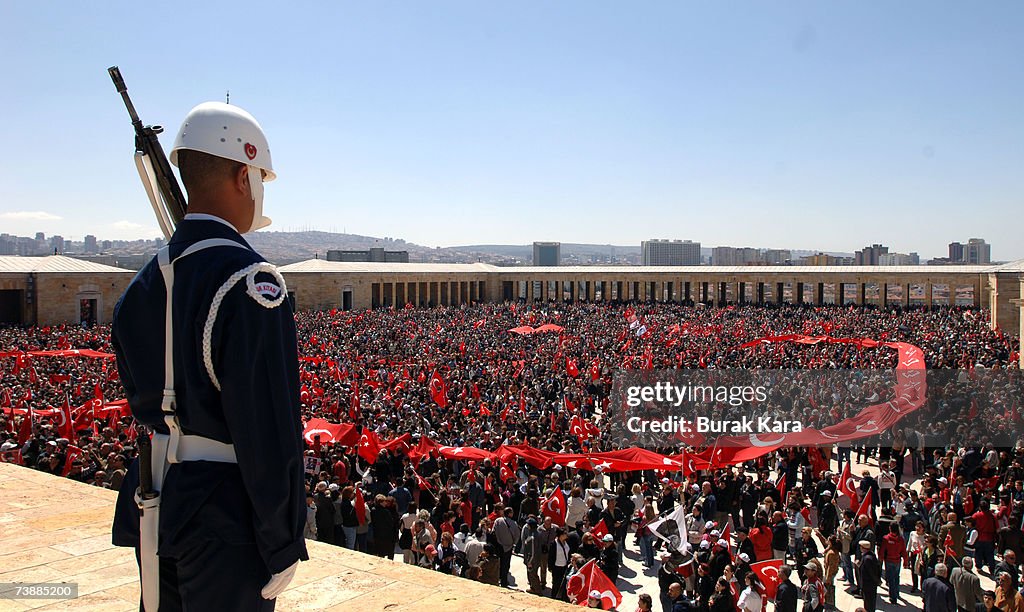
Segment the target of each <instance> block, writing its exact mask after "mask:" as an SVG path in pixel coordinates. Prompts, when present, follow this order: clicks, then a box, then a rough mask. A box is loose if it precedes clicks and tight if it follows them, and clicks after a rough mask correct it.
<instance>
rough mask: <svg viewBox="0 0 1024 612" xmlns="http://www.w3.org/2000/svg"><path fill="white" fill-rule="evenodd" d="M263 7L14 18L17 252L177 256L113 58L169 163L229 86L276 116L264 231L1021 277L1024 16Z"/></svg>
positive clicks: (572, 5)
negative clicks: (979, 240)
mask: <svg viewBox="0 0 1024 612" xmlns="http://www.w3.org/2000/svg"><path fill="white" fill-rule="evenodd" d="M254 6H256V7H257V8H258V10H256V11H253V12H252V14H246V15H237V14H235V13H234V12H233V11H232V10H231V9H230V8H228V7H220V6H216V5H206V4H204V5H198V4H189V3H185V4H184V5H183V6H177V5H176V6H174V7H164V6H155V7H151V9H150V13H149V14H148V18H147V23H148V24H149V26H148V29H147V36H150V37H152V39H153V40H158V41H161V43H160V44H155V45H139V44H138V43H137V41H136V40H134V39H133V37H130V36H116V35H112V33H115V32H128V31H132V30H133V28H135V27H137V24H136V23H135V21H134V20H135V19H137V16H136V15H135V13H134V11H132V10H130V9H131V7H132V5H129V4H127V3H111V4H109V5H104V6H102V7H86V6H82V5H75V4H71V5H68V6H66V7H64V9H63V10H61V11H58V12H56V13H54V12H53V11H50V10H48V9H47V8H46V7H43V6H36V5H32V4H24V3H21V4H15V5H10V6H6V7H5V9H4V16H5V19H4V20H3V22H2V24H0V33H2V34H3V35H2V36H0V50H3V51H4V53H3V55H2V58H0V62H2V65H3V67H4V68H5V71H6V74H7V75H8V79H9V81H10V82H12V83H17V84H18V87H14V88H11V91H10V92H9V95H8V96H6V97H5V98H4V99H3V100H0V110H2V111H3V112H4V115H5V117H7V118H8V121H7V122H6V124H5V127H4V128H3V131H4V132H3V133H4V136H5V143H6V144H7V146H6V147H4V149H3V150H2V151H0V163H3V165H4V166H5V169H6V170H7V172H6V173H5V174H6V175H5V179H4V181H3V182H2V183H0V202H3V204H2V208H0V232H7V233H11V234H16V235H32V234H34V233H35V232H36V231H44V232H46V233H47V235H51V234H60V235H63V236H65V238H68V239H76V240H81V239H82V237H83V236H84V235H85V234H93V235H96V236H97V237H99V238H101V239H133V238H154V237H156V236H158V235H159V232H158V231H157V230H156V224H155V222H154V220H153V219H152V213H151V212H150V210H149V206H148V203H147V202H146V201H145V197H144V195H143V192H142V188H141V185H140V184H139V181H138V177H137V176H136V174H135V170H134V166H133V164H132V161H131V153H132V131H131V127H130V125H129V122H128V118H127V115H126V114H125V112H124V108H123V106H122V105H121V102H120V99H119V97H118V96H117V94H116V92H115V91H114V89H113V86H112V84H111V83H110V81H109V79H108V78H107V75H106V67H107V66H110V65H113V64H118V65H120V66H121V69H122V72H123V74H124V77H125V79H126V82H127V85H128V88H129V92H130V94H131V95H132V96H133V99H134V101H135V104H136V106H137V108H138V110H139V112H140V114H141V116H142V118H143V120H144V121H146V122H148V123H161V124H163V125H165V126H166V128H167V131H166V132H165V133H164V135H163V141H162V142H163V145H164V147H165V148H168V147H169V146H170V143H171V141H172V140H173V136H174V132H175V131H176V130H177V126H178V124H179V122H180V121H181V118H182V117H184V115H185V113H186V112H187V111H188V109H189V108H191V107H192V106H193V105H194V104H196V103H198V102H200V101H203V100H208V99H220V100H222V99H224V95H225V93H226V91H227V90H231V100H232V102H233V103H237V104H239V105H240V106H242V107H243V108H246V109H247V110H250V111H251V112H252V113H253V114H254V115H256V117H257V118H258V119H259V120H260V121H261V123H262V124H263V126H264V128H265V129H266V131H267V133H268V137H269V139H270V142H271V147H272V149H273V151H274V160H275V169H276V170H277V172H278V175H279V177H280V178H279V179H278V180H277V181H275V182H273V183H270V184H268V186H267V188H266V211H267V213H268V215H269V216H271V217H272V218H274V221H275V224H274V225H273V226H272V228H271V229H276V230H285V229H288V228H296V227H307V228H308V227H313V228H317V229H321V230H330V229H333V230H344V231H346V232H349V233H353V234H361V235H371V236H400V237H402V238H404V239H405V240H407V241H409V242H413V243H416V244H421V245H424V246H432V247H433V246H452V245H466V244H486V243H498V244H530V243H532V242H534V241H555V240H558V241H561V242H563V243H568V242H594V243H612V244H628V245H633V244H636V245H639V244H640V243H641V242H642V241H643V240H647V239H649V238H650V237H651V235H652V234H666V233H668V234H669V235H672V236H679V237H681V238H689V239H692V240H699V241H700V242H702V243H703V244H706V245H737V246H739V245H756V246H757V247H759V248H766V249H767V248H775V249H796V250H807V251H818V250H820V251H838V252H853V251H855V250H856V249H859V248H861V247H863V246H864V245H865V244H871V243H882V244H886V245H890V246H891V247H892V248H893V249H895V250H897V251H899V252H911V251H915V252H918V253H920V255H921V258H922V260H927V259H929V258H933V257H941V256H944V255H945V254H946V247H947V244H948V243H949V242H950V241H954V240H966V239H967V238H968V237H972V236H983V237H985V238H986V239H987V240H988V241H990V242H991V243H992V244H993V245H994V249H993V253H992V258H993V259H994V260H1004V261H1006V260H1016V259H1021V258H1024V243H1022V242H1021V241H1020V240H1019V239H1017V236H1016V234H1017V233H1018V228H1019V227H1020V225H1021V221H1022V220H1024V212H1022V211H1024V206H1022V205H1021V204H1022V203H1024V202H1022V197H1024V196H1022V195H1021V194H1024V174H1022V173H1021V172H1020V171H1019V169H1020V168H1021V167H1024V151H1022V150H1021V149H1020V147H1019V145H1018V143H1019V142H1021V141H1022V139H1024V123H1022V121H1021V119H1020V115H1019V113H1018V112H1017V110H1016V109H1017V108H1019V106H1020V103H1021V101H1022V100H1024V68H1022V66H1021V65H1020V63H1019V62H1017V61H1016V60H1015V58H1018V57H1021V56H1022V55H1024V41H1022V40H1021V39H1020V37H1019V36H1017V35H1016V29H1015V28H1014V27H1013V24H1016V23H1020V21H1021V17H1024V6H1021V5H1020V4H1019V3H1014V2H1008V1H1005V2H993V3H987V4H985V5H984V6H971V7H967V6H960V5H956V4H952V3H949V4H940V5H936V4H934V3H926V2H907V3H899V4H892V5H887V6H860V5H849V6H832V5H828V6H826V5H820V4H816V3H810V2H806V3H805V2H794V3H791V4H787V5H784V6H771V7H769V6H764V5H757V4H752V3H751V4H748V5H744V6H743V7H730V8H732V9H733V10H729V8H727V7H724V6H715V5H697V4H679V3H652V4H649V5H645V6H644V8H643V10H637V9H636V8H635V7H622V6H617V5H613V4H593V3H583V2H566V3H560V4H558V5H546V4H541V3H532V4H517V5H515V6H514V7H512V6H475V5H468V4H465V3H456V2H442V1H440V0H439V1H438V2H436V3H430V5H424V6H417V5H409V6H406V5H389V4H377V5H372V6H370V5H366V6H361V5H345V6H329V7H317V8H316V9H314V10H310V11H296V10H294V9H291V8H290V7H285V6H280V5H273V4H270V3H264V2H257V3H256V4H255V5H254ZM226 22H232V23H236V24H237V27H235V28H232V29H231V31H229V32H224V31H223V28H222V25H221V24H223V23H226ZM210 40H217V41H218V44H217V46H216V48H215V49H214V50H213V51H211V50H210V48H209V45H208V44H206V43H207V41H210ZM168 44H170V45H174V49H175V52H174V53H167V52H166V45H168ZM242 58H247V59H248V60H251V61H250V63H254V64H255V65H258V67H259V69H257V70H253V69H243V68H242V64H244V63H245V62H240V59H242ZM26 59H27V60H29V61H26ZM666 228H670V229H671V230H672V231H670V232H666V231H665V230H666Z"/></svg>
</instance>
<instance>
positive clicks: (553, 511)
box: [540, 487, 568, 527]
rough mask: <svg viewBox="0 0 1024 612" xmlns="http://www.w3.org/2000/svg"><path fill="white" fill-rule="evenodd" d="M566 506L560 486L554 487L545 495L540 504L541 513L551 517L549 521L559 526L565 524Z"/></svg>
mask: <svg viewBox="0 0 1024 612" xmlns="http://www.w3.org/2000/svg"><path fill="white" fill-rule="evenodd" d="M566 510H568V508H567V507H566V504H565V494H564V493H562V489H561V487H555V490H554V491H553V492H552V493H551V495H550V496H548V497H546V498H545V499H544V500H543V501H542V502H541V504H540V511H541V514H543V515H544V516H550V517H551V523H552V524H554V525H558V526H559V527H564V526H565V513H566Z"/></svg>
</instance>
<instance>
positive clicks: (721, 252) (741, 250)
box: [711, 246, 764, 266]
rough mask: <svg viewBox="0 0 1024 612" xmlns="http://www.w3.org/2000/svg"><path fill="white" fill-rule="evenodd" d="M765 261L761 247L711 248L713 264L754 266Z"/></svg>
mask: <svg viewBox="0 0 1024 612" xmlns="http://www.w3.org/2000/svg"><path fill="white" fill-rule="evenodd" d="M762 263H764V253H762V252H761V249H755V248H751V247H727V246H726V247H715V248H713V249H711V265H713V266H752V265H760V264H762Z"/></svg>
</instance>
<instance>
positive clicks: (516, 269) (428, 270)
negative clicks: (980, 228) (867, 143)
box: [278, 259, 1024, 276]
mask: <svg viewBox="0 0 1024 612" xmlns="http://www.w3.org/2000/svg"><path fill="white" fill-rule="evenodd" d="M1017 263H1018V264H1021V265H1024V260H1022V261H1021V262H1017ZM278 269H279V270H280V271H281V272H283V273H296V272H314V273H324V272H335V273H378V274H380V273H384V274H388V273H410V274H415V273H425V274H455V273H459V274H466V273H474V272H475V273H498V274H517V275H518V274H532V275H541V274H552V275H560V276H567V275H573V274H591V275H592V274H607V275H608V276H614V275H616V274H678V275H697V274H736V275H747V276H754V275H758V274H783V275H784V274H828V273H837V274H917V275H927V274H934V275H943V274H984V273H986V272H992V271H994V270H995V269H996V267H995V266H991V265H981V266H962V265H950V266H508V267H505V266H493V265H490V264H485V263H473V264H442V263H382V262H342V261H326V260H324V259H307V260H306V261H300V262H297V263H293V264H288V265H286V266H281V267H280V268H278Z"/></svg>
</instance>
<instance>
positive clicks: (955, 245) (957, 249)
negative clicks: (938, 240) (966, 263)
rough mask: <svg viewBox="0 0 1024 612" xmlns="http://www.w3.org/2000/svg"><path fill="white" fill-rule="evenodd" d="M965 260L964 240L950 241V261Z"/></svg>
mask: <svg viewBox="0 0 1024 612" xmlns="http://www.w3.org/2000/svg"><path fill="white" fill-rule="evenodd" d="M963 260H964V245H963V243H962V242H950V243H949V261H950V263H957V262H960V261H963Z"/></svg>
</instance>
